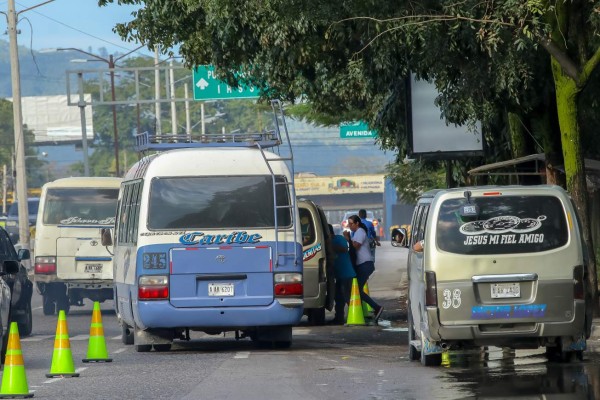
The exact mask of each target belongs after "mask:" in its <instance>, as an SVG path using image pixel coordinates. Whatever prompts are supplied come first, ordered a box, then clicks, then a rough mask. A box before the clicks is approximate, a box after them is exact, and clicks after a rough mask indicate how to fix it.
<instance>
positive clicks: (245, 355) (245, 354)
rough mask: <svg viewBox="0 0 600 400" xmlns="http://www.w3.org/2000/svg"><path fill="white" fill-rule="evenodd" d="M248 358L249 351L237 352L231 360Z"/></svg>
mask: <svg viewBox="0 0 600 400" xmlns="http://www.w3.org/2000/svg"><path fill="white" fill-rule="evenodd" d="M249 356H250V352H249V351H238V352H237V353H236V354H235V356H233V358H248V357H249Z"/></svg>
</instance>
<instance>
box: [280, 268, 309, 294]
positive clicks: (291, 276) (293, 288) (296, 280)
mask: <svg viewBox="0 0 600 400" xmlns="http://www.w3.org/2000/svg"><path fill="white" fill-rule="evenodd" d="M273 285H274V286H273V289H274V290H273V291H274V292H275V297H288V296H295V297H301V296H302V294H303V293H304V285H303V283H302V274H298V273H285V274H275V275H274V277H273Z"/></svg>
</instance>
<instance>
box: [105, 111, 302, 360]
mask: <svg viewBox="0 0 600 400" xmlns="http://www.w3.org/2000/svg"><path fill="white" fill-rule="evenodd" d="M275 107H277V109H278V110H279V112H276V115H275V117H276V118H275V120H278V121H279V120H281V119H282V118H283V113H282V111H281V110H282V109H281V106H280V105H279V104H278V103H277V105H275V104H274V108H275ZM284 126H285V125H284ZM283 140H286V142H287V143H288V144H289V138H288V135H287V131H286V135H285V138H283ZM136 143H137V144H138V149H139V150H141V151H148V150H149V151H157V150H158V151H162V152H159V153H155V154H152V155H149V156H146V157H144V158H142V159H141V160H140V161H139V162H138V163H136V164H135V165H134V166H133V167H132V168H131V169H130V170H129V171H128V172H127V174H126V175H125V178H124V181H123V184H122V186H121V190H120V193H119V205H118V209H117V221H116V227H115V231H114V235H110V232H109V231H105V237H104V239H103V243H104V244H108V243H110V242H111V241H114V249H115V251H114V254H115V256H114V260H115V263H114V265H115V275H114V277H115V290H116V294H115V299H116V302H115V303H116V304H115V306H116V312H117V318H118V320H119V322H120V323H121V326H122V329H123V334H122V338H123V342H124V343H126V344H134V345H135V348H136V351H138V352H147V351H150V350H151V349H152V348H154V350H155V351H166V350H169V349H170V348H171V345H172V343H173V340H175V339H184V340H189V332H190V331H191V330H197V331H203V332H206V333H208V334H220V333H222V332H228V331H234V332H236V338H238V339H240V338H246V337H247V338H250V339H252V340H253V341H255V342H257V343H258V344H259V345H269V346H272V345H274V346H276V347H289V346H290V345H291V343H292V326H293V325H295V324H297V323H298V322H299V321H300V319H301V318H302V313H303V305H304V301H303V299H302V295H303V286H304V284H303V275H302V245H301V243H300V241H301V232H300V225H299V223H298V207H297V204H296V197H295V190H294V180H293V179H294V176H293V174H292V173H291V170H292V168H290V167H288V161H289V162H291V161H292V159H293V157H289V158H285V157H282V156H279V155H277V154H275V152H272V151H269V150H267V149H269V148H272V147H275V146H278V145H279V144H280V143H282V135H281V134H280V133H279V128H278V127H277V129H276V130H275V131H269V132H263V133H252V134H239V133H235V134H226V133H225V134H219V135H211V134H206V135H202V137H199V136H196V137H193V136H190V135H179V136H178V141H177V142H176V141H174V140H172V138H171V137H169V136H154V135H152V136H151V135H148V134H141V135H138V136H137V137H136Z"/></svg>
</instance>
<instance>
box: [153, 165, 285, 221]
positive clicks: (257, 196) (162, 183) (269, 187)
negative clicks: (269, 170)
mask: <svg viewBox="0 0 600 400" xmlns="http://www.w3.org/2000/svg"><path fill="white" fill-rule="evenodd" d="M277 181H278V182H284V181H285V178H284V177H281V176H280V177H277ZM277 203H278V205H279V206H288V205H289V204H290V196H289V191H288V185H277ZM291 221H292V219H291V210H290V208H279V209H278V210H277V225H278V226H279V227H289V226H291ZM274 226H275V214H274V205H273V179H272V178H271V176H270V175H265V176H262V175H261V176H200V177H173V178H155V179H153V180H152V185H151V187H150V204H149V210H148V228H149V229H225V228H227V229H229V228H266V227H274Z"/></svg>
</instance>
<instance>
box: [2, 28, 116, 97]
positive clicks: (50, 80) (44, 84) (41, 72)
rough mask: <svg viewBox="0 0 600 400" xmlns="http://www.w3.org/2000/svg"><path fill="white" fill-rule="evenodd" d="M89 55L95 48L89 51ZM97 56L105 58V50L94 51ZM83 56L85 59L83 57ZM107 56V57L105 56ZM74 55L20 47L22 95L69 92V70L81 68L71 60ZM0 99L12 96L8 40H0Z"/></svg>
mask: <svg viewBox="0 0 600 400" xmlns="http://www.w3.org/2000/svg"><path fill="white" fill-rule="evenodd" d="M89 50H90V52H91V51H92V49H89ZM93 53H94V54H98V55H100V56H105V55H106V54H104V53H106V50H105V49H99V50H94V51H93ZM81 56H84V55H83V54H81ZM106 56H107V57H108V55H106ZM74 58H84V57H79V56H78V57H74V56H73V53H72V52H66V51H54V52H39V51H33V50H30V49H29V48H27V47H25V46H19V63H20V69H21V95H22V96H42V95H47V96H48V95H59V94H66V93H67V86H66V81H65V79H66V72H65V71H66V70H68V69H71V70H75V69H79V67H78V66H77V65H76V64H73V63H72V62H71V60H73V59H74ZM0 97H2V98H5V97H12V83H11V71H10V50H9V43H8V41H6V40H0Z"/></svg>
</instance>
